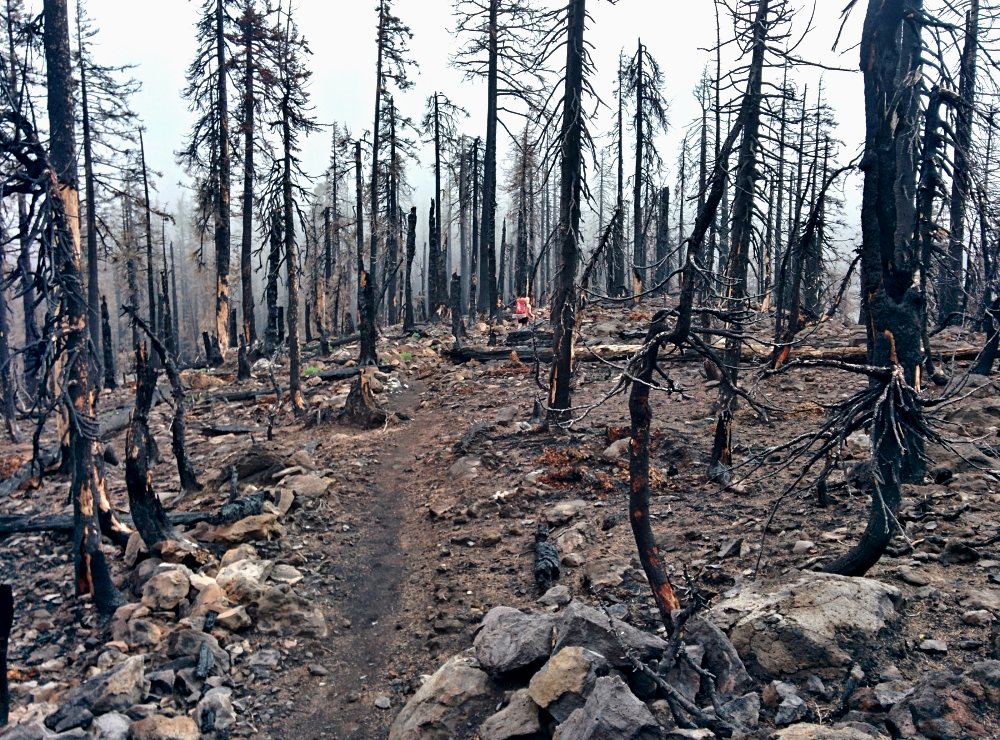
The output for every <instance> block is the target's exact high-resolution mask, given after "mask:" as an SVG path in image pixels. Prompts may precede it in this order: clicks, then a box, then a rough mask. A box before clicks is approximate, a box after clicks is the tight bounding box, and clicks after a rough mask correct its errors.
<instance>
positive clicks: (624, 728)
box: [553, 676, 661, 740]
mask: <svg viewBox="0 0 1000 740" xmlns="http://www.w3.org/2000/svg"><path fill="white" fill-rule="evenodd" d="M660 735H661V732H660V726H659V725H658V724H657V723H656V719H655V718H654V717H653V714H652V712H650V711H649V708H648V707H647V706H646V705H645V704H643V703H642V702H641V701H639V700H638V699H637V698H636V697H635V695H634V694H633V693H632V692H631V691H629V690H628V686H627V685H626V684H625V682H624V681H622V680H621V678H619V677H618V676H605V677H603V678H599V679H597V683H596V684H595V686H594V690H593V691H592V692H591V694H590V696H589V697H588V698H587V703H586V704H584V705H583V706H582V707H581V708H580V709H577V710H576V711H575V712H573V713H572V714H571V715H570V716H569V718H568V719H567V720H566V721H565V722H563V723H562V724H560V725H559V726H558V727H557V728H556V732H555V735H553V740H659V738H660Z"/></svg>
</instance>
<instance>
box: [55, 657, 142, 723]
mask: <svg viewBox="0 0 1000 740" xmlns="http://www.w3.org/2000/svg"><path fill="white" fill-rule="evenodd" d="M145 681H146V671H145V662H144V659H143V656H141V655H137V656H135V657H132V658H129V659H128V660H126V661H125V662H123V663H120V664H118V665H116V666H115V667H114V668H112V669H111V670H108V671H105V672H104V673H101V674H98V675H97V676H94V677H93V678H91V679H90V680H88V681H85V682H84V683H82V684H81V685H80V686H77V687H76V688H75V689H71V690H70V691H68V692H67V693H66V695H65V696H64V697H63V698H62V701H61V703H60V706H59V709H58V710H57V711H56V712H55V713H53V714H52V715H49V716H48V717H46V719H45V724H46V725H48V726H49V727H55V726H56V725H57V724H59V722H60V720H61V719H62V718H63V717H64V716H65V713H68V712H69V711H71V710H73V708H74V707H84V708H86V709H87V710H89V711H90V712H92V713H93V714H94V715H98V714H105V713H107V712H123V711H125V710H126V709H128V708H129V707H131V706H132V705H133V704H138V703H139V702H140V701H142V699H143V694H144V684H145Z"/></svg>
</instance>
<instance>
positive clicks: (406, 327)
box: [403, 206, 417, 332]
mask: <svg viewBox="0 0 1000 740" xmlns="http://www.w3.org/2000/svg"><path fill="white" fill-rule="evenodd" d="M416 256H417V207H416V206H413V207H412V208H410V214H409V215H408V216H407V217H406V278H405V282H404V283H403V331H404V332H410V331H413V327H414V326H416V320H415V319H414V316H413V260H414V258H416Z"/></svg>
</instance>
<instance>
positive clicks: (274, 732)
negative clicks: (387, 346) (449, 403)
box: [259, 386, 440, 740]
mask: <svg viewBox="0 0 1000 740" xmlns="http://www.w3.org/2000/svg"><path fill="white" fill-rule="evenodd" d="M420 396H421V391H420V388H419V387H412V386H411V388H410V389H408V390H407V391H405V392H404V393H403V394H402V395H400V396H398V397H397V398H395V399H394V401H393V402H392V403H390V404H389V406H390V408H392V409H393V410H397V411H402V412H404V413H405V414H407V415H408V416H410V417H411V420H410V421H406V422H400V423H397V424H395V425H393V426H390V427H388V428H386V429H384V430H382V429H380V430H374V431H371V432H365V433H358V432H355V431H353V430H347V432H348V434H349V435H350V438H351V439H350V443H349V444H346V442H347V440H344V441H343V442H342V443H341V444H339V445H336V444H335V445H333V446H332V447H331V446H330V445H326V448H327V450H328V451H327V453H326V455H327V456H328V457H329V458H330V459H327V460H326V461H325V462H327V463H329V464H331V465H332V466H335V467H336V466H344V467H351V466H357V468H358V472H357V474H356V476H355V477H354V478H353V479H352V480H354V481H356V482H357V485H346V486H345V487H344V488H343V490H340V491H338V492H337V496H338V498H339V504H340V505H339V506H338V507H334V508H331V509H329V510H328V512H327V516H325V517H324V518H323V519H321V520H320V521H319V522H316V525H315V526H314V527H313V529H314V530H318V531H319V538H318V539H319V541H320V542H321V543H322V545H321V548H322V554H323V558H322V559H321V560H319V561H318V562H316V561H315V560H313V558H311V557H310V562H309V566H307V567H305V568H302V570H303V572H304V573H307V574H308V575H307V578H306V584H307V588H305V589H303V595H305V596H306V597H307V598H311V599H315V600H316V601H317V602H318V603H319V604H320V606H321V607H322V608H323V610H324V612H325V613H326V615H327V621H328V625H329V627H330V635H329V636H328V637H327V638H326V639H324V640H306V641H300V644H299V645H298V646H296V649H294V650H293V651H292V652H291V655H290V660H289V663H292V662H299V664H298V665H294V666H289V667H288V668H287V669H286V670H285V671H283V672H282V673H281V674H280V675H279V676H275V677H274V678H273V679H271V681H270V682H269V683H270V686H269V688H268V691H270V692H271V694H272V700H273V701H275V702H277V703H278V704H279V705H284V706H285V708H286V711H285V712H281V713H280V714H284V715H285V716H284V717H274V718H272V719H271V721H269V722H267V723H265V724H264V726H263V727H259V731H260V732H261V734H262V735H263V736H269V737H279V736H280V737H287V738H296V739H299V740H305V738H336V739H337V740H355V739H358V740H360V739H361V738H379V737H386V736H387V734H388V728H389V725H390V724H391V722H392V719H393V718H394V717H395V715H396V713H397V712H398V711H399V708H400V705H401V701H402V699H401V698H400V697H401V696H402V695H403V693H404V686H405V682H406V680H408V677H409V675H410V674H409V673H408V672H407V670H406V665H405V664H401V662H400V659H399V656H398V654H397V651H398V650H399V649H400V648H401V647H402V646H403V644H404V643H405V642H406V640H407V639H408V638H407V635H409V634H410V627H411V626H412V625H411V624H410V622H411V621H412V620H411V616H412V618H416V616H415V615H418V614H419V613H420V612H422V611H424V607H423V606H422V605H424V604H425V602H427V601H428V600H429V599H430V594H429V593H428V592H427V590H426V589H423V588H417V589H415V588H414V585H415V584H414V583H412V581H413V580H416V579H414V578H412V577H411V576H412V571H413V564H414V562H420V561H423V560H425V559H426V558H428V557H433V550H434V547H435V543H434V542H433V541H431V540H430V538H429V537H428V535H429V534H430V533H429V532H427V531H426V528H423V529H422V528H421V527H420V526H419V524H418V520H419V519H420V517H426V514H425V513H424V512H423V511H422V507H421V506H420V505H419V503H417V502H418V501H419V500H420V499H419V497H418V496H417V495H416V491H417V489H418V488H419V487H420V486H421V485H422V483H423V481H422V480H421V479H422V477H423V476H422V475H421V465H420V464H419V462H418V461H417V457H418V456H423V455H424V454H426V452H427V451H428V450H429V449H430V448H432V447H433V446H434V444H435V438H436V434H435V432H436V430H437V428H438V427H439V426H440V417H439V416H438V414H436V413H435V411H433V410H431V409H430V408H429V407H425V408H419V407H420V406H421V397H420ZM341 431H344V430H341ZM342 447H353V448H354V457H353V458H352V457H351V456H350V450H348V449H342ZM337 448H341V449H340V450H338V449H337ZM340 454H343V455H345V456H344V457H341V458H340V459H335V458H336V456H338V455H340ZM345 528H346V529H345ZM324 530H325V532H324ZM422 535H423V536H422ZM307 547H308V549H309V550H312V547H309V545H307ZM314 552H315V551H314ZM314 562H315V563H316V564H315V565H314ZM310 655H311V656H312V657H311V658H310V657H309V656H310ZM297 659H298V660H297ZM317 666H321V667H322V669H325V670H326V671H328V674H327V675H315V674H316V673H318V672H319V673H321V671H317V670H316V668H317ZM397 675H398V676H399V677H407V678H405V679H404V678H399V677H397ZM379 697H391V708H389V709H382V708H379V707H378V706H377V705H376V700H377V699H378V698H379ZM289 704H291V706H289Z"/></svg>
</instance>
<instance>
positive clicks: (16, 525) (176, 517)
mask: <svg viewBox="0 0 1000 740" xmlns="http://www.w3.org/2000/svg"><path fill="white" fill-rule="evenodd" d="M115 513H116V514H117V516H118V517H119V518H120V519H121V520H122V521H123V522H125V523H126V524H129V525H132V524H133V523H134V522H133V521H132V517H131V516H130V515H128V514H124V513H122V512H115ZM217 520H218V515H217V514H212V513H210V512H207V511H185V512H180V513H176V514H167V522H168V523H169V524H171V525H174V526H177V525H180V526H188V525H191V524H197V523H198V522H209V523H210V524H211V523H214V522H216V521H217ZM38 532H57V533H60V534H72V533H73V517H72V516H71V515H69V514H28V515H25V516H0V537H7V536H9V535H12V534H33V533H38Z"/></svg>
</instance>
